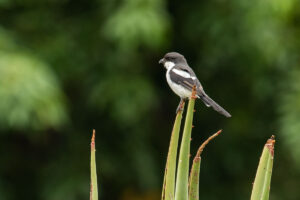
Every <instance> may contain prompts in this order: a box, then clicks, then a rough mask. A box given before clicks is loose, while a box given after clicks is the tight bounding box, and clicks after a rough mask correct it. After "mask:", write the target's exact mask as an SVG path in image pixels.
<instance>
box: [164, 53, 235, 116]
mask: <svg viewBox="0 0 300 200" xmlns="http://www.w3.org/2000/svg"><path fill="white" fill-rule="evenodd" d="M159 64H163V65H164V67H165V68H166V70H167V73H166V77H167V82H168V84H169V86H170V87H171V89H172V90H173V92H175V94H177V95H178V96H179V97H180V99H181V101H180V104H179V106H178V108H177V111H178V110H179V109H180V105H181V104H182V102H184V101H185V100H186V99H188V98H189V97H191V94H192V88H193V86H194V85H195V86H196V92H197V98H200V99H201V100H202V101H203V102H204V104H205V105H206V106H208V107H212V108H213V109H214V110H216V111H217V112H219V113H220V114H222V115H224V116H226V117H231V115H230V114H229V113H228V112H227V111H226V110H225V109H224V108H222V107H221V106H219V105H218V104H217V103H216V102H215V101H214V100H212V99H211V98H210V97H209V96H208V95H207V94H206V93H205V92H204V90H203V87H202V85H201V83H200V81H199V80H198V78H197V77H196V75H195V73H194V71H193V70H192V68H190V67H189V65H188V64H187V61H186V59H185V58H184V56H183V55H181V54H179V53H176V52H170V53H167V54H166V55H165V56H164V57H163V58H162V59H161V60H160V61H159Z"/></svg>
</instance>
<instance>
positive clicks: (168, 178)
mask: <svg viewBox="0 0 300 200" xmlns="http://www.w3.org/2000/svg"><path fill="white" fill-rule="evenodd" d="M183 109H184V103H183V104H182V105H181V110H179V111H178V113H177V115H176V119H175V123H174V126H173V130H172V134H171V141H170V146H169V153H168V158H167V163H166V168H165V177H164V183H163V190H162V199H163V200H173V199H174V192H175V173H176V160H177V151H178V150H177V148H178V139H179V132H180V126H181V120H182V112H183Z"/></svg>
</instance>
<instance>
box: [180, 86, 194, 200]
mask: <svg viewBox="0 0 300 200" xmlns="http://www.w3.org/2000/svg"><path fill="white" fill-rule="evenodd" d="M195 95H196V90H195V87H194V88H193V92H192V96H191V98H190V100H189V104H188V108H187V113H186V118H185V124H184V130H183V135H182V140H181V145H180V152H179V162H178V169H177V176H176V190H175V200H188V176H189V160H190V143H191V134H192V126H193V125H192V123H193V116H194V106H195V99H196V97H195Z"/></svg>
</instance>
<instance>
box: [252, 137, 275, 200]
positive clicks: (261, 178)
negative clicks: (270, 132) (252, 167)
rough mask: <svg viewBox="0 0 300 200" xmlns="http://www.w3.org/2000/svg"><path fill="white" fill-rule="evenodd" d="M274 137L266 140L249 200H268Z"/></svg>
mask: <svg viewBox="0 0 300 200" xmlns="http://www.w3.org/2000/svg"><path fill="white" fill-rule="evenodd" d="M274 144H275V140H274V136H272V137H271V138H270V139H268V141H267V143H266V144H265V147H264V149H263V152H262V155H261V157H260V161H259V165H258V168H257V172H256V177H255V181H254V184H253V189H252V194H251V200H268V199H269V193H270V183H271V176H272V167H273V159H274Z"/></svg>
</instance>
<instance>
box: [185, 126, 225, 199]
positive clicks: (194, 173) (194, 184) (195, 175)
mask: <svg viewBox="0 0 300 200" xmlns="http://www.w3.org/2000/svg"><path fill="white" fill-rule="evenodd" d="M221 132H222V130H219V131H218V132H216V133H215V134H213V135H212V136H210V137H209V138H208V139H207V140H205V142H203V143H202V145H201V146H200V147H199V149H198V151H197V154H196V156H195V158H194V160H193V165H192V169H191V173H190V178H189V200H199V179H200V165H201V153H202V152H203V150H204V148H205V146H206V145H207V144H208V143H209V142H210V141H211V140H212V139H214V138H215V137H217V136H218V135H219V134H220V133H221Z"/></svg>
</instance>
